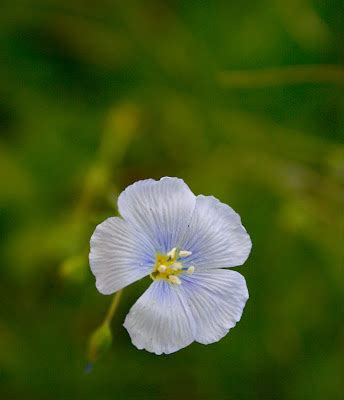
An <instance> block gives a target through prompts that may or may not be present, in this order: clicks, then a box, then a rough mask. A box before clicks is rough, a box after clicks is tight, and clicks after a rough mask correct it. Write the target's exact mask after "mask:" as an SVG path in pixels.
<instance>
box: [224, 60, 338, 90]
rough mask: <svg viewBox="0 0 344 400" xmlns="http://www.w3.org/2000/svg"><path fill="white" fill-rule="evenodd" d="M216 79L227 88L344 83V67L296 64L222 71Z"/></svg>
mask: <svg viewBox="0 0 344 400" xmlns="http://www.w3.org/2000/svg"><path fill="white" fill-rule="evenodd" d="M216 79H217V81H218V83H219V84H220V85H221V86H222V87H227V88H248V89H249V88H261V87H266V86H283V85H298V84H303V83H331V84H339V85H344V68H343V67H342V66H340V65H331V64H324V65H294V66H285V67H276V68H267V69H261V70H254V71H222V72H220V73H219V74H218V75H217V76H216Z"/></svg>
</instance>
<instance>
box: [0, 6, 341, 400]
mask: <svg viewBox="0 0 344 400" xmlns="http://www.w3.org/2000/svg"><path fill="white" fill-rule="evenodd" d="M342 17H343V2H342V0H334V1H331V2H323V1H320V0H316V1H309V0H300V1H297V0H291V1H289V2H286V1H285V0H266V1H241V2H239V3H237V2H234V1H233V2H231V1H211V2H210V1H209V2H207V1H184V2H183V1H173V0H169V1H158V0H155V1H154V0H148V1H141V2H140V1H131V0H130V1H125V2H116V1H105V0H100V1H97V2H94V1H79V0H75V1H67V0H60V1H55V2H54V1H42V0H41V1H25V0H22V1H18V0H14V1H13V0H12V1H9V0H8V1H7V0H5V1H2V6H1V13H0V54H1V58H0V130H1V139H0V177H1V186H0V208H1V211H0V232H1V243H0V246H1V258H2V261H1V267H0V398H1V400H7V399H10V400H12V399H24V398H25V399H28V400H29V399H35V400H40V399H51V400H54V399H63V400H65V399H72V398H73V399H99V400H106V399H192V398H195V399H215V400H216V399H279V400H280V399H282V400H283V399H312V400H316V399H321V400H323V399H343V398H344V387H343V377H344V323H343V322H344V316H343V315H344V314H343V304H344V302H343V291H344V271H343V270H344V268H343V262H344V250H343V245H344V232H343V229H344V212H343V208H344V143H343V137H344V134H343V126H344V117H343V115H344V108H343V106H344V96H343V85H344V71H343V68H342V67H341V66H340V65H341V63H342V61H343V55H344V51H343V40H342V38H343V25H342V21H343V19H342ZM165 175H169V176H178V177H181V178H183V179H184V180H185V181H186V182H187V183H188V184H189V186H190V187H191V189H192V190H193V191H194V192H195V193H196V194H199V193H202V194H212V195H214V196H216V197H218V198H219V199H221V201H223V202H226V203H228V204H230V205H231V206H232V207H233V208H234V209H235V210H236V211H238V212H239V213H240V215H241V216H242V220H243V223H244V225H245V227H246V228H247V230H248V232H249V233H250V235H251V238H252V241H253V249H252V253H251V256H250V258H249V260H248V261H247V263H246V264H245V266H244V267H242V268H239V269H238V270H239V271H240V272H241V273H243V274H244V275H245V277H246V279H247V284H248V287H249V291H250V300H249V302H248V303H247V306H246V308H245V311H244V314H243V317H242V320H241V321H240V323H239V324H238V325H237V326H236V328H235V329H233V330H232V331H231V332H230V334H228V335H227V336H226V337H225V338H224V339H223V340H222V341H220V342H219V343H216V344H213V345H209V346H202V345H199V344H193V345H191V346H189V347H188V348H186V349H184V350H182V351H180V352H178V353H176V354H173V355H170V356H155V355H152V354H149V353H147V352H144V351H138V350H137V349H136V348H135V347H134V346H132V344H131V343H130V339H129V337H128V335H127V332H126V331H125V329H124V328H123V327H122V322H123V321H124V318H125V315H126V313H127V312H128V310H129V308H130V307H131V305H132V304H133V303H134V302H135V300H136V298H137V297H138V296H139V295H140V294H141V293H142V292H143V291H144V290H145V288H146V287H147V286H148V285H149V278H147V279H146V280H144V281H142V282H139V283H136V284H134V285H132V286H131V287H130V288H128V289H126V290H125V291H124V293H123V298H122V302H121V303H120V306H119V309H118V312H117V313H116V315H115V318H114V320H113V323H112V330H113V334H114V340H113V346H112V347H111V350H110V351H109V352H108V353H107V354H106V355H105V356H104V357H103V358H102V359H100V360H99V361H98V363H96V365H95V366H94V369H93V371H92V372H91V373H90V374H85V373H84V366H85V363H86V361H85V348H86V345H87V341H88V338H89V336H90V334H91V332H92V331H93V330H94V329H95V328H96V327H97V326H98V325H99V324H100V322H101V321H102V319H103V318H104V315H105V313H106V310H107V308H108V306H109V304H110V302H111V297H108V296H102V295H100V294H99V293H98V292H97V291H96V288H95V285H94V279H93V276H92V274H91V273H90V270H89V266H88V251H89V238H90V236H91V234H92V232H93V230H94V228H95V226H96V225H97V224H98V223H100V222H101V221H102V220H104V219H105V218H107V217H109V216H112V215H115V214H116V213H117V210H116V198H117V196H118V194H119V193H120V192H121V191H122V190H123V189H124V188H125V187H126V186H127V185H128V184H130V183H132V182H134V181H136V180H139V179H144V178H148V177H152V178H160V177H161V176H165Z"/></svg>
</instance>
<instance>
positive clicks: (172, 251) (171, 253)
mask: <svg viewBox="0 0 344 400" xmlns="http://www.w3.org/2000/svg"><path fill="white" fill-rule="evenodd" d="M176 252H177V247H173V249H172V250H170V251H169V252H168V253H167V257H169V258H171V259H172V258H175V257H176Z"/></svg>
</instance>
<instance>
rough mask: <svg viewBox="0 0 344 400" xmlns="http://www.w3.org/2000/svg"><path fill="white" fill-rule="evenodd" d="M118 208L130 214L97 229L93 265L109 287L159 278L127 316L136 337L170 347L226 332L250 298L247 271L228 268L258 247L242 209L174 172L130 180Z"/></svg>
mask: <svg viewBox="0 0 344 400" xmlns="http://www.w3.org/2000/svg"><path fill="white" fill-rule="evenodd" d="M118 209H119V212H120V214H121V216H122V218H120V217H112V218H108V219H107V220H106V221H104V222H102V223H101V224H100V225H98V226H97V228H96V230H95V232H94V233H93V235H92V238H91V252H90V265H91V270H92V272H93V274H94V275H95V277H96V286H97V289H98V290H99V292H101V293H103V294H111V293H114V292H116V291H118V290H120V289H122V288H124V287H125V286H127V285H130V284H131V283H133V282H135V281H137V280H139V279H141V278H143V277H145V276H148V275H149V276H150V277H151V278H152V280H153V282H152V283H151V285H150V286H149V288H148V289H147V290H146V292H145V293H144V294H143V295H142V296H141V297H140V298H139V299H138V300H137V302H136V303H135V304H134V305H133V307H132V308H131V310H130V312H129V314H128V315H127V317H126V319H125V322H124V326H125V328H126V329H127V331H128V332H129V335H130V337H131V340H132V342H133V344H134V345H135V346H136V347H137V348H138V349H146V350H148V351H150V352H153V353H156V354H163V353H165V354H169V353H173V352H175V351H178V350H180V349H182V348H183V347H186V346H188V345H189V344H190V343H192V342H194V341H196V342H199V343H203V344H209V343H213V342H217V341H218V340H220V339H221V338H222V337H224V336H225V335H226V334H227V333H228V331H229V330H230V329H231V328H232V327H234V325H235V324H236V322H238V321H239V320H240V318H241V314H242V312H243V308H244V306H245V303H246V301H247V299H248V291H247V287H246V282H245V279H244V277H243V276H242V275H240V274H239V273H238V272H235V271H231V270H227V269H223V268H227V267H234V266H238V265H241V264H243V263H244V262H245V260H246V259H247V257H248V255H249V253H250V250H251V246H252V244H251V240H250V237H249V235H248V234H247V232H246V230H245V228H244V227H243V226H242V224H241V220H240V217H239V215H238V214H237V213H236V212H235V211H234V210H233V209H232V208H230V207H229V206H227V205H226V204H223V203H221V202H220V201H219V200H217V199H216V198H214V197H213V196H203V195H199V196H195V195H194V194H193V193H192V192H191V190H190V189H189V187H188V186H187V185H186V184H185V183H184V181H183V180H182V179H178V178H169V177H165V178H162V179H160V180H159V181H155V180H153V179H147V180H143V181H139V182H136V183H134V184H133V185H131V186H129V187H127V188H126V189H125V190H124V191H123V192H122V193H121V194H120V196H119V199H118Z"/></svg>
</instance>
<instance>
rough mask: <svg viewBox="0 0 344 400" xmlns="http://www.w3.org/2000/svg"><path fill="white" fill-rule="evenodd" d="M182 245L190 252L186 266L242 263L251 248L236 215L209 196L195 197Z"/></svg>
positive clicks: (247, 236)
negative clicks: (194, 204)
mask: <svg viewBox="0 0 344 400" xmlns="http://www.w3.org/2000/svg"><path fill="white" fill-rule="evenodd" d="M181 246H182V248H183V249H186V250H188V251H191V252H192V255H191V256H190V257H188V258H186V259H185V260H186V261H185V262H186V263H187V264H188V265H191V264H192V265H194V266H195V268H196V270H197V269H199V268H201V269H202V268H203V269H206V268H224V267H233V266H237V265H241V264H243V263H244V262H245V261H246V259H247V257H248V255H249V253H250V251H251V247H252V243H251V239H250V237H249V235H248V233H247V232H246V230H245V228H244V227H243V226H242V224H241V220H240V216H239V215H238V214H237V213H236V212H235V211H234V210H233V209H232V208H231V207H229V206H227V205H226V204H223V203H221V202H220V201H219V200H217V199H216V198H215V197H213V196H202V195H200V196H197V199H196V207H195V210H194V213H193V215H192V219H191V221H190V223H189V226H188V229H187V231H186V234H185V237H184V240H183V241H182V245H181Z"/></svg>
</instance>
